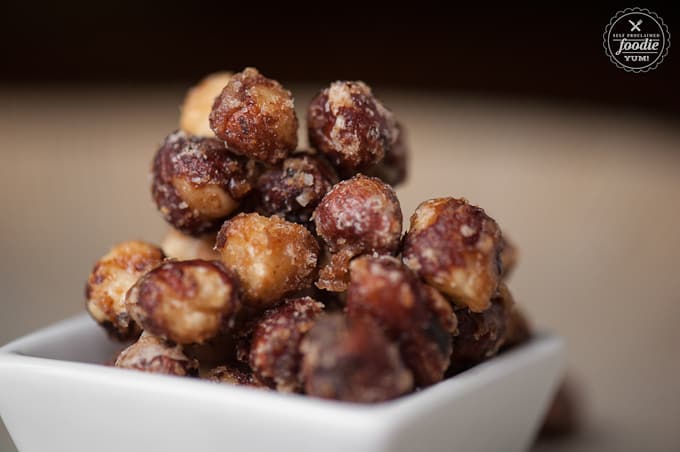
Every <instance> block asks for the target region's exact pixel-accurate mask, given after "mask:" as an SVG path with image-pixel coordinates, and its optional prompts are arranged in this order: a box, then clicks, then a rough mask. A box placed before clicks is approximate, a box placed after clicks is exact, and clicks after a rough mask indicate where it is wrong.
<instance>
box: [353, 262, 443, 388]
mask: <svg viewBox="0 0 680 452" xmlns="http://www.w3.org/2000/svg"><path fill="white" fill-rule="evenodd" d="M433 290H434V289H433ZM430 298H432V299H430ZM347 315H348V316H349V317H350V318H351V319H357V318H362V317H369V318H371V319H372V320H374V321H375V322H376V324H377V325H379V326H380V327H381V328H382V329H383V330H384V331H385V333H386V334H387V337H389V338H390V339H391V340H393V341H396V343H397V344H398V345H399V349H400V352H401V357H402V359H403V361H404V364H406V366H407V367H408V368H409V369H410V370H411V371H412V372H413V376H414V378H415V382H416V384H417V385H418V386H429V385H431V384H434V383H436V382H438V381H440V380H442V378H443V377H444V372H445V371H446V369H447V368H448V367H449V359H450V356H451V329H452V327H453V323H454V322H455V321H454V320H453V318H454V316H453V311H452V309H451V306H450V305H449V303H446V301H445V300H442V299H441V295H438V294H435V293H434V292H431V291H430V290H429V289H426V288H425V286H424V285H423V284H422V283H421V282H420V281H419V280H418V278H417V277H416V276H415V275H414V274H413V272H411V271H410V270H409V269H408V268H407V267H406V266H405V265H403V264H402V263H401V261H399V260H398V259H396V258H394V257H390V256H380V257H373V256H361V257H358V258H356V259H354V260H352V262H351V264H350V284H349V287H348V289H347Z"/></svg>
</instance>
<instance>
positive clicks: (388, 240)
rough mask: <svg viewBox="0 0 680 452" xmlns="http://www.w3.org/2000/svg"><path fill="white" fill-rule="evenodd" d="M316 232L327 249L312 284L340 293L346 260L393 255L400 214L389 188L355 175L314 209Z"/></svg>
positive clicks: (346, 281)
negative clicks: (374, 255)
mask: <svg viewBox="0 0 680 452" xmlns="http://www.w3.org/2000/svg"><path fill="white" fill-rule="evenodd" d="M313 219H314V223H315V225H316V232H317V234H318V235H319V237H321V239H323V241H324V242H325V244H326V246H327V248H328V251H329V252H330V256H329V262H328V263H327V264H326V265H325V266H324V267H323V268H322V269H321V271H320V272H319V280H318V281H317V283H316V285H317V286H318V287H319V288H321V289H326V290H330V291H334V292H342V291H344V290H345V289H346V288H347V283H348V282H349V274H348V266H349V261H350V260H351V259H352V258H353V257H355V256H358V255H359V254H366V253H378V254H394V253H395V252H396V251H397V249H398V247H399V239H400V236H401V226H402V214H401V207H400V205H399V200H398V199H397V196H396V195H395V193H394V190H392V187H390V186H389V185H387V184H385V183H384V182H382V181H381V180H380V179H378V178H375V177H367V176H364V175H362V174H359V175H356V176H354V177H353V178H351V179H349V180H345V181H342V182H340V183H338V184H336V185H335V186H334V187H333V188H332V189H331V191H329V192H328V193H327V194H326V196H324V198H323V199H322V200H321V202H320V203H319V206H318V207H317V208H316V210H315V211H314V215H313Z"/></svg>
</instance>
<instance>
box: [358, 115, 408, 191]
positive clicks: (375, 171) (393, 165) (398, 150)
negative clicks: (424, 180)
mask: <svg viewBox="0 0 680 452" xmlns="http://www.w3.org/2000/svg"><path fill="white" fill-rule="evenodd" d="M394 131H395V139H394V143H393V144H392V146H391V147H390V148H388V149H387V151H386V152H385V157H384V158H383V159H382V160H381V161H380V162H378V163H377V164H376V165H374V166H372V167H370V168H369V169H367V170H366V172H365V173H366V175H368V176H374V177H377V178H379V179H381V180H382V181H383V182H385V183H386V184H389V185H391V186H392V187H394V188H396V187H397V186H398V185H400V184H402V183H403V182H404V181H405V180H406V178H407V176H408V162H409V154H410V151H409V147H408V144H407V142H406V132H405V131H404V128H403V126H402V125H401V124H399V123H398V122H397V123H396V127H395V129H394Z"/></svg>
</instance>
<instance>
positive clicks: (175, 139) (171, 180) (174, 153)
mask: <svg viewBox="0 0 680 452" xmlns="http://www.w3.org/2000/svg"><path fill="white" fill-rule="evenodd" d="M255 172H256V171H255V168H254V167H253V165H252V164H251V163H249V162H247V161H246V160H245V159H244V158H242V157H238V156H236V155H233V154H231V153H230V152H229V151H227V150H226V148H225V147H224V145H223V144H222V143H221V142H220V141H219V140H217V139H214V138H200V137H193V136H189V135H186V134H185V133H184V132H181V131H178V132H174V133H172V134H170V135H168V137H167V138H166V139H165V142H164V143H163V145H161V147H160V149H158V152H156V156H155V157H154V161H153V168H152V173H153V180H152V185H151V192H152V195H153V199H154V201H155V202H156V205H157V206H158V210H160V212H161V213H162V214H163V217H164V218H165V220H166V221H167V222H168V223H170V224H171V225H173V226H174V227H176V228H177V229H179V230H180V231H182V232H184V233H187V234H192V235H195V236H200V235H202V234H204V233H205V232H207V231H211V230H215V229H217V228H218V227H219V225H220V224H222V222H223V221H224V219H225V218H226V217H227V216H228V215H229V214H231V213H232V212H233V211H234V210H236V208H237V207H238V205H239V201H240V200H241V199H242V198H243V197H244V196H245V195H247V194H248V193H249V192H250V190H251V189H252V188H253V185H254V182H255V177H256V174H255Z"/></svg>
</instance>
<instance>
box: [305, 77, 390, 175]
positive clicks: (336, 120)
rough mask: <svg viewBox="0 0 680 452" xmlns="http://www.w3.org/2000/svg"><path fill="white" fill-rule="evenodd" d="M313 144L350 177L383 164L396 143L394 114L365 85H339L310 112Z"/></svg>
mask: <svg viewBox="0 0 680 452" xmlns="http://www.w3.org/2000/svg"><path fill="white" fill-rule="evenodd" d="M307 128H308V134H309V142H310V144H311V145H312V147H314V148H315V149H317V150H318V151H319V152H322V153H323V154H325V155H326V156H327V157H328V158H329V159H330V161H331V162H332V163H333V164H334V165H336V166H337V167H338V168H339V170H340V172H341V175H343V176H347V175H350V174H354V173H356V172H357V171H358V170H362V169H367V168H369V167H370V166H372V165H375V164H376V163H378V162H380V161H381V160H382V159H383V157H385V154H386V153H387V152H389V149H390V147H391V146H392V144H393V142H394V139H395V130H394V129H395V121H394V118H393V115H392V113H391V112H390V111H389V110H387V109H386V108H385V107H384V106H383V104H382V103H381V102H380V101H379V100H378V99H377V98H376V97H375V96H374V95H373V93H372V92H371V88H369V87H368V85H366V84H365V83H363V82H346V81H338V82H333V83H331V85H330V87H328V88H326V89H324V90H323V91H321V92H320V93H319V94H318V95H317V96H316V97H315V98H314V99H313V100H312V102H311V104H310V105H309V109H308V111H307Z"/></svg>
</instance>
